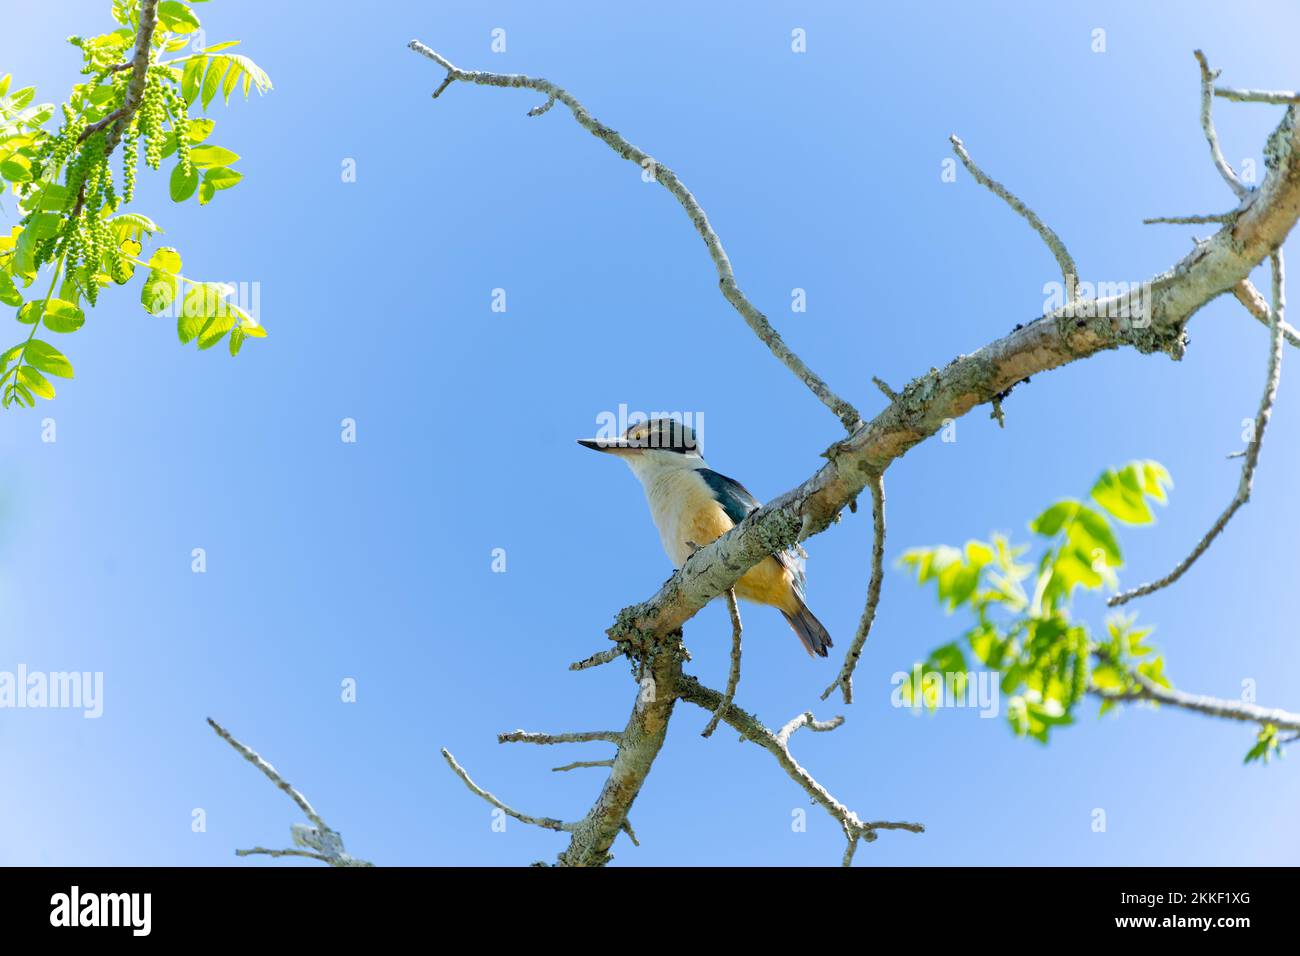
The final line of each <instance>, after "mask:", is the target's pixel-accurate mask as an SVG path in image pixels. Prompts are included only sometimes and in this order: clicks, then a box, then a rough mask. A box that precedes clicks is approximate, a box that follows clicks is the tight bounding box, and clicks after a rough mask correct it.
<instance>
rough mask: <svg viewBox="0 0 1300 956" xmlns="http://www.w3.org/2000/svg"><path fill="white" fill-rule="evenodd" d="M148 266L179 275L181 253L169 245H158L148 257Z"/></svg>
mask: <svg viewBox="0 0 1300 956" xmlns="http://www.w3.org/2000/svg"><path fill="white" fill-rule="evenodd" d="M149 268H151V269H156V270H159V271H161V272H170V273H171V274H172V275H180V271H181V254H180V253H179V252H177V251H176V250H175V249H173V248H172V247H171V246H160V247H159V248H157V249H155V250H154V253H153V255H151V256H150V257H149Z"/></svg>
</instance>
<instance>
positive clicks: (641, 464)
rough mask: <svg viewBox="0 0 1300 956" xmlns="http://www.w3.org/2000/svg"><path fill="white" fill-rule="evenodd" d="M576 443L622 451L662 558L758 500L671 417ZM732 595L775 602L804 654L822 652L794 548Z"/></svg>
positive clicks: (728, 523) (680, 557) (686, 549)
mask: <svg viewBox="0 0 1300 956" xmlns="http://www.w3.org/2000/svg"><path fill="white" fill-rule="evenodd" d="M578 444H579V445H582V446H584V447H586V448H591V449H594V450H596V451H600V452H605V453H606V454H611V455H616V456H617V457H619V458H622V459H623V460H624V461H625V462H627V465H628V467H629V468H631V469H632V473H633V474H634V475H636V477H637V478H638V479H639V480H640V482H641V487H642V488H644V489H645V496H646V500H647V501H648V502H649V503H650V515H651V517H653V518H654V523H655V526H656V527H657V528H658V529H659V540H660V541H661V542H663V546H664V551H666V552H667V553H668V559H669V560H670V561H672V562H673V564H674V565H676V566H677V567H679V568H680V567H681V566H682V565H683V564H684V563H685V562H686V559H687V558H689V557H690V556H691V554H692V553H694V552H695V550H696V549H697V548H701V547H703V546H704V545H706V544H708V543H709V542H711V541H713V540H715V539H717V538H719V537H721V536H722V535H723V534H725V533H726V532H728V531H730V530H731V529H732V528H734V527H735V526H736V525H737V524H739V523H740V522H741V521H742V520H743V519H744V518H745V516H746V515H748V514H749V513H750V512H751V511H754V510H756V509H757V508H758V507H759V503H758V502H757V501H756V500H755V499H754V496H753V495H751V494H750V493H749V492H748V491H746V490H745V487H744V486H743V485H741V484H740V482H738V481H734V480H733V479H731V478H728V477H727V476H726V475H720V474H718V473H717V472H716V471H713V470H712V469H710V468H709V466H708V465H706V464H705V463H704V457H703V455H702V454H701V452H700V448H699V445H698V443H697V441H696V438H695V432H694V430H692V429H691V428H690V427H689V426H688V425H684V424H682V423H681V422H679V421H676V420H675V419H672V418H653V419H651V420H650V421H647V422H642V423H640V424H637V425H633V426H631V427H630V428H628V429H627V431H626V432H624V434H623V436H622V437H621V438H590V439H589V438H579V439H578ZM735 591H736V596H737V597H740V598H743V599H745V600H747V601H753V602H755V603H757V604H767V605H770V606H771V607H775V608H776V609H777V610H779V611H780V612H781V613H782V614H784V615H785V619H786V620H787V621H789V622H790V626H791V627H792V628H794V632H795V634H797V635H798V636H799V640H800V641H801V642H802V643H803V646H804V648H805V649H806V650H807V651H808V653H809V654H816V655H818V656H820V657H825V656H826V649H827V648H828V647H830V646H831V636H830V634H828V633H826V628H824V627H823V626H822V624H821V622H820V621H818V620H817V618H816V617H814V616H813V613H812V611H810V610H808V605H807V604H805V603H804V570H803V559H802V558H801V557H800V556H799V554H797V553H796V552H795V551H793V550H789V551H782V552H780V553H778V554H775V555H771V556H769V557H766V558H764V559H763V560H762V561H760V562H759V563H758V564H756V565H754V567H752V568H750V569H749V570H748V571H746V572H745V573H744V575H743V576H742V577H741V578H740V580H739V581H737V582H736V585H735Z"/></svg>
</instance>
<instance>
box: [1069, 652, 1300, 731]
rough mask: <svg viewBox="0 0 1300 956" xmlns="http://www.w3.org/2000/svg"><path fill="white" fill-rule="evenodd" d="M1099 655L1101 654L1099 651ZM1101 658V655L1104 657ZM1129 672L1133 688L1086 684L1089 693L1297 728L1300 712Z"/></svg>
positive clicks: (1112, 698)
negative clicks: (1183, 687) (1191, 689)
mask: <svg viewBox="0 0 1300 956" xmlns="http://www.w3.org/2000/svg"><path fill="white" fill-rule="evenodd" d="M1099 656H1100V655H1099ZM1103 659H1104V658H1103ZM1128 676H1129V677H1130V678H1131V679H1132V680H1133V681H1134V682H1135V683H1136V684H1137V688H1136V689H1135V690H1130V691H1123V692H1114V691H1105V690H1102V689H1100V688H1098V687H1095V686H1094V687H1089V688H1088V693H1089V694H1091V695H1092V696H1094V697H1099V698H1101V699H1102V700H1109V701H1114V702H1115V703H1130V702H1142V701H1146V702H1149V703H1156V704H1167V705H1168V706H1170V707H1178V708H1180V709H1182V710H1190V711H1193V712H1195V713H1198V714H1204V715H1206V716H1208V717H1219V718H1222V719H1224V720H1239V721H1242V722H1243V723H1250V724H1259V725H1260V726H1261V727H1263V726H1265V725H1268V724H1272V725H1273V726H1274V727H1276V728H1277V729H1278V730H1295V731H1300V714H1295V713H1292V712H1290V711H1286V710H1281V709H1279V708H1273V707H1260V706H1258V705H1256V704H1248V703H1245V702H1244V701H1237V700H1224V699H1222V698H1219V697H1208V696H1206V695H1204V694H1189V693H1187V692H1186V691H1181V690H1175V689H1173V688H1171V687H1161V686H1160V685H1159V684H1156V683H1155V682H1153V681H1152V680H1150V679H1149V678H1148V677H1146V676H1145V675H1143V674H1140V673H1139V672H1137V671H1136V670H1129V671H1128Z"/></svg>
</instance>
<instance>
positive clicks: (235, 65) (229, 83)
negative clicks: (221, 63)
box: [221, 56, 244, 103]
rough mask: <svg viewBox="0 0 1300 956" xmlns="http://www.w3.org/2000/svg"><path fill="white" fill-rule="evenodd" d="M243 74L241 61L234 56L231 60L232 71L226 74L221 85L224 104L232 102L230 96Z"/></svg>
mask: <svg viewBox="0 0 1300 956" xmlns="http://www.w3.org/2000/svg"><path fill="white" fill-rule="evenodd" d="M243 72H244V68H243V67H242V66H240V65H239V61H238V60H237V59H236V58H235V57H233V56H232V57H231V58H230V70H229V72H227V73H226V79H225V80H224V81H223V82H222V84H221V98H222V102H225V103H229V102H230V94H231V92H232V91H233V90H234V89H235V85H236V84H237V83H238V82H239V77H240V74H242V73H243Z"/></svg>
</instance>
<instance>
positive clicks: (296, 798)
mask: <svg viewBox="0 0 1300 956" xmlns="http://www.w3.org/2000/svg"><path fill="white" fill-rule="evenodd" d="M208 726H210V727H211V728H212V729H213V730H214V731H215V732H216V734H217V736H218V737H220V738H221V739H222V740H224V741H225V742H226V743H228V744H230V746H231V747H233V748H235V751H236V752H237V753H238V754H239V755H240V756H241V757H243V758H244V759H245V760H247V761H248V762H249V763H251V764H252V765H253V766H254V767H256V768H257V769H258V770H260V771H261V772H262V774H263V775H264V776H265V777H266V778H267V779H268V780H270V781H271V782H272V783H273V784H275V785H276V787H278V788H279V789H280V790H282V791H284V792H285V793H286V794H288V795H289V799H291V800H292V801H293V802H294V803H296V804H297V805H298V809H299V810H301V811H302V812H303V815H304V816H306V817H307V819H308V820H310V821H311V822H312V824H313V825H312V826H310V827H309V826H307V825H306V824H304V823H295V824H293V826H292V827H290V833H291V834H292V836H293V842H294V843H296V844H297V845H298V846H305V847H310V848H311V849H312V850H314V851H315V852H314V853H304V852H302V851H300V850H268V849H266V848H265V847H260V846H258V847H253V848H252V849H251V850H236V851H235V855H236V856H251V855H254V854H267V855H269V856H307V857H311V858H312V859H313V860H320V861H321V862H323V863H328V864H329V865H330V866H373V865H374V864H373V863H368V862H366V861H365V860H359V859H357V858H356V857H354V856H350V855H348V853H347V852H346V851H345V850H344V848H343V835H342V834H341V833H339V832H338V831H337V830H334V829H331V828H330V826H329V825H328V824H327V823H326V822H325V821H324V820H322V819H321V817H320V815H319V814H318V813H317V812H316V810H315V809H314V808H313V807H312V805H311V804H310V803H309V802H308V801H307V798H306V797H305V796H303V794H302V791H300V790H298V789H297V788H296V787H294V786H293V785H292V784H291V783H289V781H288V780H285V779H284V778H283V777H282V776H280V774H279V772H278V771H277V770H276V769H275V768H274V767H272V766H271V765H270V764H269V763H267V762H266V761H265V760H264V759H262V756H261V754H259V753H258V752H257V751H255V750H253V749H252V748H251V747H248V746H246V745H245V744H243V743H241V742H240V741H238V740H236V739H235V738H234V736H232V735H231V733H230V731H228V730H226V728H225V727H222V726H221V725H220V724H219V723H217V722H216V721H215V720H213V719H212V718H211V717H209V718H208Z"/></svg>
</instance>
